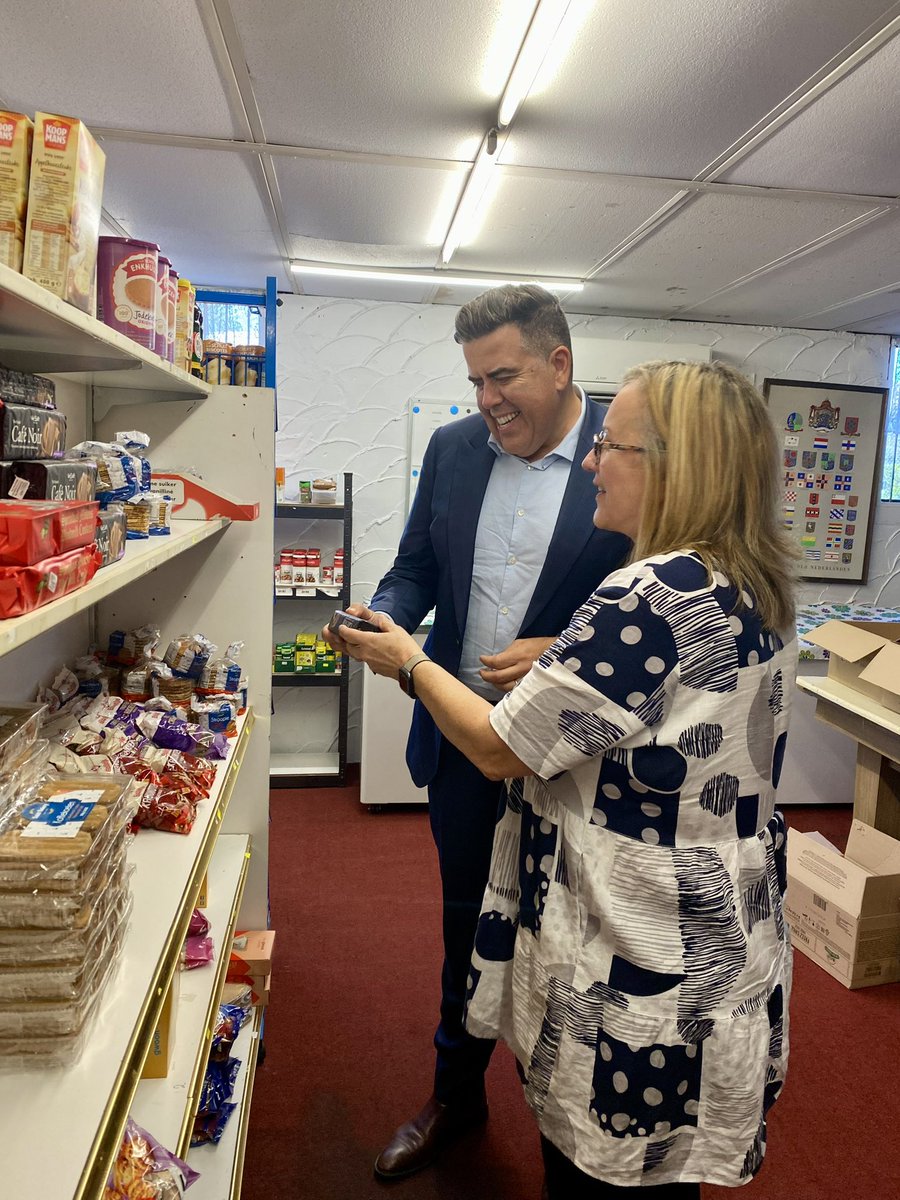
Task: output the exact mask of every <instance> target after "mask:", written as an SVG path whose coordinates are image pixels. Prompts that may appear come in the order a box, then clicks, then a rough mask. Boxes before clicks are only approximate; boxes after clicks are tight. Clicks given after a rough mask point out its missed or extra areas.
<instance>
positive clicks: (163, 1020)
mask: <svg viewBox="0 0 900 1200" xmlns="http://www.w3.org/2000/svg"><path fill="white" fill-rule="evenodd" d="M178 980H179V974H178V972H177V971H176V972H175V974H174V975H173V976H172V982H171V983H170V984H169V989H168V991H167V992H166V998H165V1000H163V1006H162V1010H161V1011H160V1014H159V1020H158V1021H157V1022H156V1028H155V1029H154V1031H153V1037H152V1038H151V1039H150V1049H149V1050H148V1051H147V1057H146V1059H145V1060H144V1069H143V1071H141V1079H165V1078H166V1076H167V1075H168V1074H169V1067H170V1065H171V1063H172V1050H173V1048H174V1045H175V1010H176V1008H177V1007H178Z"/></svg>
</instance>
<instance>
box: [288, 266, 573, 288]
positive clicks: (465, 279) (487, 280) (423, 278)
mask: <svg viewBox="0 0 900 1200" xmlns="http://www.w3.org/2000/svg"><path fill="white" fill-rule="evenodd" d="M291 270H292V271H294V272H295V273H296V274H297V275H319V276H322V277H323V278H332V279H364V280H369V281H379V280H380V281H383V282H385V283H420V284H423V285H424V286H426V287H441V286H445V287H446V286H449V285H456V286H461V287H480V288H492V287H501V286H502V285H503V284H505V283H539V284H540V285H541V287H544V288H546V289H547V291H548V292H580V291H582V290H583V288H584V284H583V283H582V282H581V280H579V279H558V278H555V279H536V278H534V277H531V276H528V275H506V274H497V275H466V274H464V273H463V272H461V271H443V270H440V271H430V270H415V269H411V270H408V271H404V270H394V269H393V268H392V267H352V266H344V265H342V264H340V263H318V262H308V261H305V260H301V259H294V260H292V262H291Z"/></svg>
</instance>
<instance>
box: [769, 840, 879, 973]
mask: <svg viewBox="0 0 900 1200" xmlns="http://www.w3.org/2000/svg"><path fill="white" fill-rule="evenodd" d="M787 857H788V886H787V895H786V897H785V912H786V913H787V917H788V921H789V922H790V926H791V934H792V941H793V943H794V946H795V947H796V948H797V949H798V950H801V951H802V952H803V953H804V954H805V955H806V956H807V957H808V958H811V959H813V961H814V962H816V963H818V965H819V966H820V967H822V968H823V969H824V970H826V971H827V972H828V974H829V975H832V976H834V978H835V979H837V980H839V981H840V982H841V983H842V984H844V986H845V987H848V988H859V987H870V986H872V985H873V984H877V983H892V982H893V981H894V980H897V979H900V842H898V841H896V840H895V839H894V838H892V837H889V836H888V835H887V834H886V833H882V832H881V831H880V830H878V829H872V828H871V826H869V825H864V824H863V822H862V821H854V822H853V825H852V827H851V829H850V837H849V839H848V841H847V851H846V853H845V854H841V852H840V851H839V850H838V849H837V848H836V847H834V846H832V845H831V844H830V843H829V842H827V841H826V840H825V839H824V838H822V837H820V836H818V835H816V834H805V833H800V832H799V831H798V830H796V829H791V830H790V831H789V832H788V849H787Z"/></svg>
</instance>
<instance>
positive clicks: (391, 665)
mask: <svg viewBox="0 0 900 1200" xmlns="http://www.w3.org/2000/svg"><path fill="white" fill-rule="evenodd" d="M359 615H362V614H359ZM366 619H367V620H370V621H374V623H375V624H376V625H377V626H378V627H379V629H380V630H381V631H382V632H381V633H364V632H363V631H362V630H361V629H349V628H348V627H347V626H345V625H342V626H341V640H342V641H343V642H344V645H345V646H346V647H347V653H348V654H349V655H350V657H351V658H354V659H356V661H357V662H364V663H366V665H367V666H368V667H369V669H370V670H371V671H372V673H373V674H374V675H386V676H387V678H388V679H396V678H397V677H398V675H399V673H400V668H401V667H402V666H403V664H404V663H405V662H406V661H407V660H408V659H410V658H412V656H413V655H414V654H418V653H419V651H420V650H421V649H422V647H421V646H420V645H419V643H418V642H417V641H416V640H415V638H414V637H412V635H411V634H408V633H407V632H406V630H405V629H401V628H400V626H399V625H395V624H394V622H393V621H392V620H391V618H390V617H389V616H388V615H387V613H371V614H367V617H366Z"/></svg>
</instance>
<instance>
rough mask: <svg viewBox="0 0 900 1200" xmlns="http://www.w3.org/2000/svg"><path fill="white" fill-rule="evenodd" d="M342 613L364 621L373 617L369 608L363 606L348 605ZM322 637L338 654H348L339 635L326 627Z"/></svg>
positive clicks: (344, 643) (345, 644) (345, 645)
mask: <svg viewBox="0 0 900 1200" xmlns="http://www.w3.org/2000/svg"><path fill="white" fill-rule="evenodd" d="M344 611H345V612H348V613H350V615H351V616H353V617H362V618H363V620H365V621H371V620H372V618H373V616H374V615H375V614H374V613H373V612H372V610H371V609H370V608H366V606H365V605H364V604H348V605H347V607H346V609H345V610H344ZM322 637H323V638H324V639H325V641H326V642H327V643H328V645H329V646H331V648H332V649H333V650H335V651H336V652H337V653H338V654H347V653H349V651H348V648H347V643H346V642H345V641H344V639H343V638H342V637H341V636H340V635H339V634H337V633H335V632H334V631H333V630H331V629H329V628H328V626H327V625H326V626H325V628H324V629H323V630H322Z"/></svg>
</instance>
